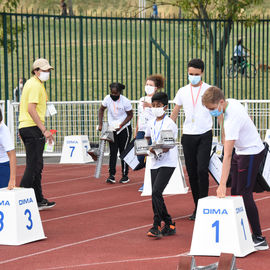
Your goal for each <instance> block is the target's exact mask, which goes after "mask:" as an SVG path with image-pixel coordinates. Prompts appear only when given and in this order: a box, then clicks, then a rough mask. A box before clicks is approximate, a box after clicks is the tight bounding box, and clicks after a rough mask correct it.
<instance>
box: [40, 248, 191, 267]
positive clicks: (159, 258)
mask: <svg viewBox="0 0 270 270" xmlns="http://www.w3.org/2000/svg"><path fill="white" fill-rule="evenodd" d="M188 254H189V252H184V253H179V254H176V255H168V256H163V257H150V258H134V259H128V260H119V261H107V262H97V263H87V264H78V265H67V266H58V267H52V268H42V269H37V270H58V269H69V268H77V267H86V266H96V265H105V264H116V263H117V264H119V263H129V262H142V261H156V260H164V259H165V260H166V259H171V258H177V257H181V256H187V255H188Z"/></svg>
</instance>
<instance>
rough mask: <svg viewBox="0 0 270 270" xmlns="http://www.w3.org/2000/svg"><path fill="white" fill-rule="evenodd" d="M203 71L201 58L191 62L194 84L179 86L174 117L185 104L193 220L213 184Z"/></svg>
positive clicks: (185, 148) (183, 140)
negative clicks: (210, 179)
mask: <svg viewBox="0 0 270 270" xmlns="http://www.w3.org/2000/svg"><path fill="white" fill-rule="evenodd" d="M203 71H204V62H203V61H202V60H201V59H192V60H191V61H190V62H189V63H188V79H189V81H190V84H188V85H186V86H184V87H182V88H180V89H179V90H178V92H177V94H176V96H175V98H174V103H175V107H174V109H173V112H172V115H171V118H172V120H174V121H175V122H176V119H177V117H178V114H179V111H180V109H181V107H183V109H184V112H185V122H184V125H183V135H182V138H181V143H182V146H183V151H184V157H185V164H186V168H187V173H188V177H189V183H190V187H191V191H192V195H193V200H194V204H195V209H194V211H193V214H192V215H191V216H190V217H189V219H190V220H195V217H196V209H197V204H198V200H199V199H200V198H204V197H207V196H208V188H209V176H208V166H209V160H210V151H211V146H212V126H213V123H212V117H211V115H210V114H209V111H208V109H206V108H205V107H204V106H203V105H202V95H203V94H204V92H205V91H206V90H207V89H208V88H209V87H210V85H208V84H207V83H205V82H203V81H202V79H201V78H202V75H203Z"/></svg>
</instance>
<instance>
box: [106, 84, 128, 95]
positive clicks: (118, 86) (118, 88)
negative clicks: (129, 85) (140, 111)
mask: <svg viewBox="0 0 270 270" xmlns="http://www.w3.org/2000/svg"><path fill="white" fill-rule="evenodd" d="M113 88H115V89H116V90H117V92H118V93H120V94H121V93H122V91H123V90H124V89H125V88H126V87H125V85H123V84H122V83H118V82H113V83H111V84H110V89H111V90H112V89H113Z"/></svg>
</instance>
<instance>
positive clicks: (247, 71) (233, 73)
mask: <svg viewBox="0 0 270 270" xmlns="http://www.w3.org/2000/svg"><path fill="white" fill-rule="evenodd" d="M232 60H233V64H231V65H229V66H228V68H227V76H228V77H229V78H236V77H237V76H238V73H240V74H242V76H246V77H248V78H254V77H255V76H256V73H257V70H256V68H255V66H254V65H253V64H250V63H248V61H247V59H246V58H244V57H242V61H241V63H239V62H238V59H237V56H236V57H233V58H232Z"/></svg>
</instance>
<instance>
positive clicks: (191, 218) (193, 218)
mask: <svg viewBox="0 0 270 270" xmlns="http://www.w3.org/2000/svg"><path fill="white" fill-rule="evenodd" d="M188 219H189V220H193V221H194V220H195V219H196V210H194V212H193V214H192V215H191V216H190V217H189V218H188Z"/></svg>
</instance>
